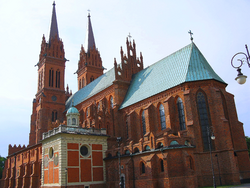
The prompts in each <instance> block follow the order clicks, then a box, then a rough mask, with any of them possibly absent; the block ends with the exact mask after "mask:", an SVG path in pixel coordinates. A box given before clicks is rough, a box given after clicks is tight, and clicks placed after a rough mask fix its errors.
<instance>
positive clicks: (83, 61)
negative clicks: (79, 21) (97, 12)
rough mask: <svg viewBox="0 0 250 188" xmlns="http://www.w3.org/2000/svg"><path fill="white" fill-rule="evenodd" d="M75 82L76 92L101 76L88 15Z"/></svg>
mask: <svg viewBox="0 0 250 188" xmlns="http://www.w3.org/2000/svg"><path fill="white" fill-rule="evenodd" d="M76 73H77V80H78V90H80V89H81V88H83V87H84V86H86V85H88V84H89V83H90V82H92V81H93V80H95V79H96V78H98V77H99V76H101V75H102V74H103V66H102V59H101V56H100V53H99V51H98V49H97V48H96V45H95V39H94V34H93V30H92V25H91V21H90V14H89V15H88V25H87V32H86V38H85V43H84V47H83V46H81V51H80V60H79V62H78V70H77V71H76Z"/></svg>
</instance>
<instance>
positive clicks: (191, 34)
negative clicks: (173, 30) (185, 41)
mask: <svg viewBox="0 0 250 188" xmlns="http://www.w3.org/2000/svg"><path fill="white" fill-rule="evenodd" d="M188 33H189V34H190V39H191V41H192V42H193V33H192V31H191V30H189V32H188Z"/></svg>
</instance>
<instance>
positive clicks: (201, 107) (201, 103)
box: [197, 92, 212, 151]
mask: <svg viewBox="0 0 250 188" xmlns="http://www.w3.org/2000/svg"><path fill="white" fill-rule="evenodd" d="M197 105H198V112H199V119H200V126H201V131H202V139H203V147H204V151H208V150H209V144H208V139H210V143H212V142H211V138H210V137H209V136H208V135H207V134H208V131H207V129H208V128H209V127H210V125H209V124H210V123H209V122H210V120H209V114H208V108H207V104H206V98H205V95H204V94H203V93H202V92H199V93H197ZM211 148H212V144H211Z"/></svg>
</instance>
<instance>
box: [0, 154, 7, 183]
mask: <svg viewBox="0 0 250 188" xmlns="http://www.w3.org/2000/svg"><path fill="white" fill-rule="evenodd" d="M5 161H6V158H5V157H1V155H0V179H2V173H3V169H4V163H5Z"/></svg>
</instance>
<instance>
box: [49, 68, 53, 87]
mask: <svg viewBox="0 0 250 188" xmlns="http://www.w3.org/2000/svg"><path fill="white" fill-rule="evenodd" d="M53 82H54V70H53V69H50V70H49V86H50V87H53Z"/></svg>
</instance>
